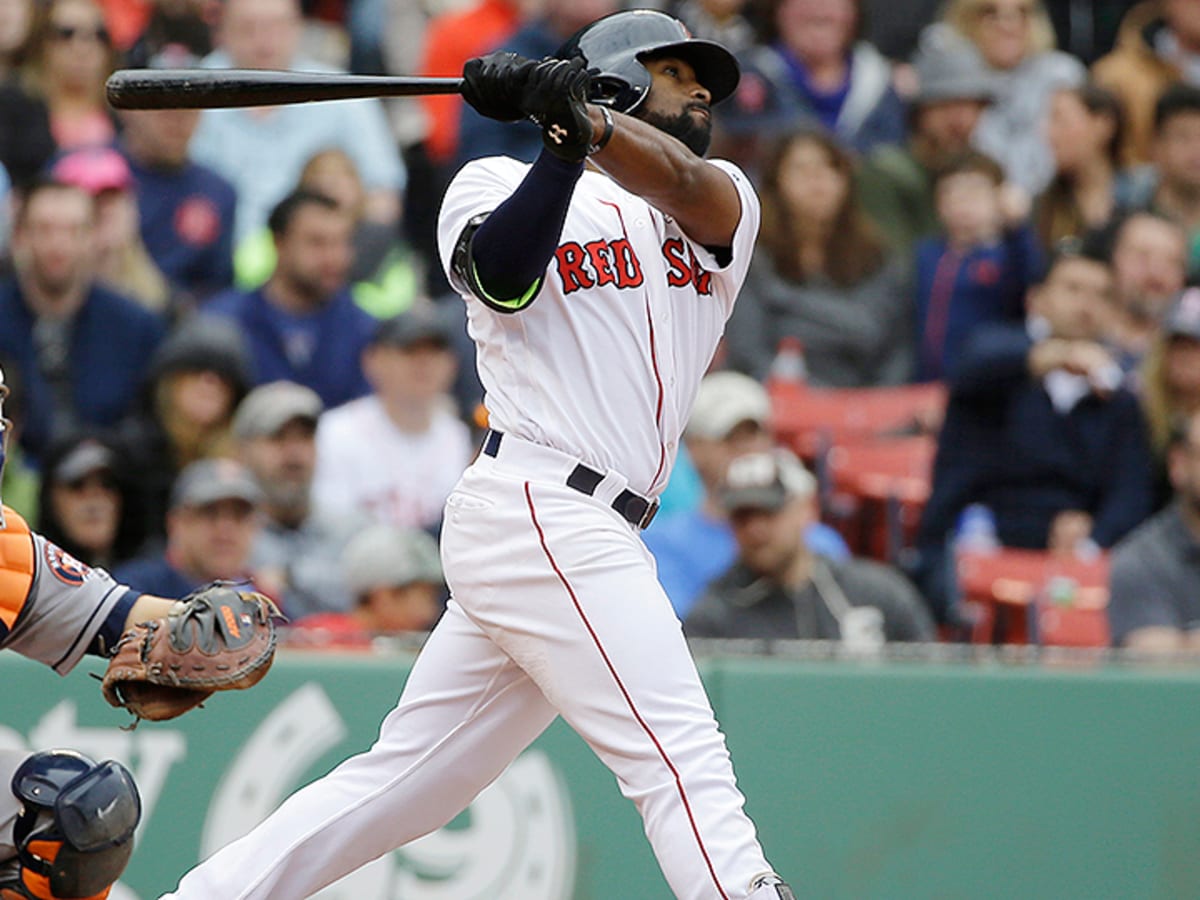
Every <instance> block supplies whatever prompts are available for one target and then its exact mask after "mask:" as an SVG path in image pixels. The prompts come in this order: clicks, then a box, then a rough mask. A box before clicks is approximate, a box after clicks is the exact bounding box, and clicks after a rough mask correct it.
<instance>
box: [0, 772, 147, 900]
mask: <svg viewBox="0 0 1200 900" xmlns="http://www.w3.org/2000/svg"><path fill="white" fill-rule="evenodd" d="M11 789H12V792H13V794H14V795H15V796H16V798H17V799H18V800H20V801H21V813H20V815H19V816H18V817H17V820H16V822H14V823H13V844H14V845H15V846H16V849H17V859H18V872H17V873H16V877H17V878H18V879H19V883H21V884H24V883H26V882H27V881H30V880H33V881H38V882H39V883H44V884H45V885H48V886H49V889H50V894H51V896H53V897H56V898H57V897H62V898H66V897H92V896H94V895H99V894H101V892H104V896H107V889H108V888H109V886H110V885H112V883H113V882H114V881H116V880H117V878H118V877H120V875H121V872H123V871H124V869H125V865H126V863H128V862H129V856H130V854H131V853H133V833H134V829H135V828H136V827H137V824H138V821H139V820H140V819H141V815H142V804H141V799H140V797H139V796H138V791H137V786H136V785H135V784H134V782H133V776H132V775H131V774H130V773H129V770H128V769H126V768H125V767H124V766H122V765H121V764H120V763H118V762H116V761H114V760H111V759H110V760H107V761H106V762H103V763H99V764H97V763H95V762H93V761H92V760H91V759H89V758H88V757H86V756H84V755H83V754H82V753H76V752H74V751H72V750H43V751H40V752H38V753H34V754H32V755H31V756H29V757H28V758H27V759H26V760H25V761H24V762H22V763H21V765H20V766H19V767H18V768H17V771H16V772H15V773H14V774H13V777H12V784H11ZM52 847H57V852H51V851H49V850H48V848H52ZM43 854H45V856H43ZM0 886H4V887H7V886H8V885H0ZM38 896H42V895H41V894H39V895H38Z"/></svg>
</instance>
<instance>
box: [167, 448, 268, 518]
mask: <svg viewBox="0 0 1200 900" xmlns="http://www.w3.org/2000/svg"><path fill="white" fill-rule="evenodd" d="M221 500H243V501H245V502H246V503H249V504H250V505H251V506H258V505H259V503H261V502H262V491H260V490H259V488H258V485H257V484H256V483H255V481H254V478H253V476H251V474H250V473H249V472H248V471H247V470H246V468H245V467H244V466H243V465H242V464H241V463H238V462H235V461H233V460H232V459H201V460H198V461H196V462H194V463H191V464H190V465H188V466H187V467H186V468H185V469H184V470H183V471H182V472H180V473H179V477H178V478H176V479H175V484H174V485H173V486H172V487H171V503H170V507H171V509H178V508H179V507H181V506H186V507H190V508H196V507H199V506H208V505H209V504H211V503H217V502H219V501H221Z"/></svg>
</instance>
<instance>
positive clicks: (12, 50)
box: [0, 0, 36, 79]
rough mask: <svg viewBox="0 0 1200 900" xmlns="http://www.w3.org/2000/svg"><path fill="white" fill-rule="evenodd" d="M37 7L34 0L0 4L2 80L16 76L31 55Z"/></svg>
mask: <svg viewBox="0 0 1200 900" xmlns="http://www.w3.org/2000/svg"><path fill="white" fill-rule="evenodd" d="M35 12H36V7H35V5H34V2H33V0H4V2H2V3H0V79H6V78H9V77H11V76H13V75H15V74H16V73H17V72H18V71H19V70H20V68H21V66H22V65H24V63H25V60H26V58H27V57H28V55H29V45H30V43H31V40H32V35H33V21H34V18H35Z"/></svg>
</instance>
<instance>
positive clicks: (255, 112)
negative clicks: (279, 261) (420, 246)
mask: <svg viewBox="0 0 1200 900" xmlns="http://www.w3.org/2000/svg"><path fill="white" fill-rule="evenodd" d="M301 27H302V19H301V14H300V4H299V2H298V0H226V2H225V3H223V4H222V5H221V19H220V23H219V25H218V26H217V31H216V34H217V43H218V45H219V48H220V49H218V50H217V51H216V52H214V53H213V54H211V55H210V56H208V57H207V58H206V59H205V61H204V62H205V65H207V66H211V67H212V68H225V67H230V66H233V67H237V68H245V69H294V70H296V71H310V72H311V71H330V70H329V69H328V67H326V66H323V65H321V64H320V63H316V62H313V61H312V60H307V59H304V58H303V57H301V56H299V55H298V47H299V42H300V34H301ZM328 147H340V148H341V149H343V150H345V151H346V152H347V153H348V154H349V155H350V156H351V157H352V158H353V159H354V162H355V164H356V165H357V166H358V170H359V172H361V173H362V177H363V181H364V183H365V184H366V185H367V216H368V218H371V219H375V220H377V221H381V222H396V221H397V220H398V219H399V213H400V192H401V191H402V190H403V188H404V168H403V165H402V164H401V162H400V156H399V153H398V151H397V149H396V145H395V142H394V141H393V140H392V136H391V132H390V130H389V129H388V124H387V120H386V117H385V116H384V112H383V107H382V106H381V105H380V102H379V101H378V100H376V99H369V100H353V101H339V102H335V103H315V104H303V105H299V106H276V107H270V108H252V109H209V110H205V111H204V113H203V114H202V115H201V116H200V126H199V128H197V130H196V136H195V139H194V140H193V142H192V155H193V158H194V159H195V160H196V161H197V162H199V163H203V164H204V165H207V166H211V167H212V168H213V169H215V170H216V171H218V172H220V173H221V174H222V175H223V176H225V177H226V178H228V179H229V180H230V181H231V182H232V183H233V185H234V187H235V188H236V189H237V195H238V207H237V224H236V228H235V233H234V241H235V243H236V242H239V241H241V240H242V239H243V238H245V237H247V236H248V235H250V234H253V233H254V231H255V230H256V229H257V228H260V227H261V226H262V224H263V223H264V222H265V221H266V220H267V216H268V214H269V213H270V210H271V208H272V207H273V206H275V205H276V204H277V203H278V202H279V201H280V200H281V199H282V198H283V197H284V196H285V195H286V194H287V193H288V191H290V190H292V188H293V186H294V185H295V184H296V182H297V181H298V180H299V178H300V170H301V168H303V166H304V163H305V161H306V160H308V159H310V158H311V157H312V155H313V154H314V153H316V152H317V151H318V150H324V149H326V148H328Z"/></svg>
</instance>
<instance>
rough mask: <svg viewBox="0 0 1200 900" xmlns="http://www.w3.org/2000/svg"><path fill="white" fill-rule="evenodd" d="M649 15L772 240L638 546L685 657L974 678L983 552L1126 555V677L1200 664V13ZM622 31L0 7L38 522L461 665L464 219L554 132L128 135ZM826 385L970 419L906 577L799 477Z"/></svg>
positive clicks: (158, 584) (875, 1)
mask: <svg viewBox="0 0 1200 900" xmlns="http://www.w3.org/2000/svg"><path fill="white" fill-rule="evenodd" d="M638 5H647V6H649V5H653V6H655V7H656V8H661V9H665V10H667V11H669V12H671V13H673V14H674V15H677V16H678V17H680V18H681V19H682V20H683V21H684V22H685V23H686V24H687V25H688V27H689V28H690V30H691V31H692V32H693V33H694V34H695V35H696V36H698V37H703V38H709V39H713V40H717V41H720V42H721V43H723V44H724V45H725V46H727V47H728V48H730V49H731V50H732V51H734V52H735V53H736V54H737V56H738V59H739V61H740V63H741V67H742V73H743V74H742V80H741V83H740V85H739V87H738V89H737V91H736V93H735V94H734V96H733V97H731V98H730V99H729V100H728V101H726V102H725V103H723V104H721V105H720V106H718V107H717V108H716V109H715V110H714V113H715V132H714V142H713V151H712V155H714V156H721V157H724V158H728V159H732V160H734V161H735V162H737V163H738V164H739V165H741V166H742V167H743V168H744V169H745V170H746V171H747V172H748V173H749V174H750V176H751V177H752V178H753V180H754V181H755V183H756V186H757V187H758V190H759V193H760V196H761V198H762V203H763V226H762V231H761V233H760V237H759V243H758V247H757V250H756V255H755V258H754V260H753V263H752V267H751V271H750V275H749V278H748V281H747V284H746V286H745V288H744V290H743V292H742V294H741V297H740V299H739V301H738V304H737V306H736V309H735V312H734V314H733V317H732V319H731V320H730V322H729V324H728V327H727V330H726V335H725V340H724V342H723V344H722V347H721V348H720V350H719V351H718V355H717V357H716V359H715V360H714V361H713V366H712V372H711V373H710V375H709V376H708V378H707V379H706V380H705V382H704V384H703V385H702V387H701V392H700V396H699V397H698V398H697V403H696V408H695V413H694V415H693V418H692V421H691V422H690V423H689V425H688V428H687V432H686V434H685V438H686V448H685V449H684V450H683V451H681V453H680V459H679V461H678V465H677V469H676V472H675V475H674V477H673V479H672V482H671V484H670V486H669V488H668V490H667V493H666V494H665V495H664V498H663V509H662V512H661V514H660V516H659V518H658V519H657V521H656V522H654V524H653V525H652V526H651V527H650V529H649V530H648V531H647V532H646V539H647V543H648V544H649V545H650V547H651V549H652V550H653V551H654V553H655V555H656V557H657V559H658V562H659V571H660V575H661V577H662V580H663V583H664V586H665V588H666V590H667V594H668V596H669V598H670V600H671V602H672V604H673V605H674V606H675V609H676V611H677V612H678V613H679V615H680V618H681V619H683V620H684V623H685V629H686V630H687V631H688V633H689V634H692V635H695V636H698V637H700V636H703V637H709V636H715V637H768V638H770V637H782V638H786V637H799V638H832V639H842V640H854V641H861V642H868V643H869V642H872V641H882V640H887V641H892V640H930V639H934V638H935V637H937V636H941V637H943V638H945V637H953V636H955V635H956V634H959V633H960V632H959V630H958V629H959V628H960V627H961V626H962V625H963V617H962V612H961V610H960V609H959V608H958V605H957V603H956V595H957V592H956V589H955V585H954V583H953V582H954V567H953V565H952V561H953V550H954V547H955V542H956V540H957V539H958V538H959V537H960V536H961V533H962V524H963V520H964V513H965V512H967V511H971V512H972V514H973V515H975V516H976V521H977V517H978V514H979V512H980V510H983V511H985V512H986V516H987V526H988V528H989V529H990V534H991V537H992V538H993V539H994V540H995V541H996V542H997V543H998V544H1001V545H1004V546H1008V547H1017V548H1027V549H1040V550H1048V551H1050V552H1053V553H1061V554H1064V555H1072V556H1078V557H1084V558H1086V557H1093V556H1095V555H1096V554H1108V553H1109V552H1110V551H1113V552H1112V554H1111V558H1112V561H1113V581H1112V603H1111V605H1110V620H1111V625H1112V638H1113V640H1114V642H1115V643H1119V644H1126V645H1129V646H1143V647H1171V648H1175V647H1179V646H1182V645H1185V644H1187V642H1188V641H1189V638H1190V636H1191V633H1190V631H1189V629H1191V628H1193V627H1194V626H1195V623H1196V622H1198V621H1200V600H1198V599H1196V597H1195V596H1194V594H1195V592H1194V591H1191V590H1190V589H1188V585H1189V584H1192V585H1194V584H1195V583H1196V582H1195V580H1194V578H1193V576H1196V575H1200V564H1198V562H1197V560H1200V550H1198V549H1197V548H1200V426H1197V425H1196V424H1195V419H1196V416H1197V415H1198V414H1200V288H1195V287H1190V285H1192V284H1193V283H1195V282H1197V281H1200V3H1197V2H1195V0H1145V2H1137V3H1135V2H1132V0H1079V2H1072V3H1070V4H1067V3H1049V2H1046V3H1043V2H1041V0H944V2H938V0H912V2H909V3H903V4H887V3H885V2H882V0H675V2H670V0H660V2H657V3H654V2H646V3H643V4H638ZM624 6H625V5H624V4H621V3H618V2H617V0H0V77H2V79H3V80H2V81H0V192H2V193H3V195H4V197H5V202H4V203H3V205H2V208H3V210H4V217H3V222H2V223H0V244H2V247H3V259H4V263H3V265H4V269H3V272H0V366H2V367H3V371H4V373H5V377H6V380H7V383H8V385H9V387H10V388H11V389H12V398H11V400H10V402H9V404H8V406H7V408H6V412H7V414H8V415H9V416H10V417H11V418H12V419H13V420H14V421H15V423H16V429H15V431H14V435H13V439H12V441H11V442H10V447H9V454H8V465H7V468H6V470H5V472H4V483H3V496H4V499H5V502H6V503H8V504H9V505H11V506H13V507H14V508H16V509H18V511H20V512H22V513H23V514H25V515H26V516H27V517H28V518H29V519H30V521H31V523H33V524H34V525H35V527H37V528H38V529H39V530H41V531H42V532H44V533H45V534H46V535H47V536H48V537H50V538H51V539H53V540H55V541H57V542H58V543H60V544H61V545H62V546H63V547H64V548H66V549H67V550H68V551H69V552H71V553H73V554H74V555H76V556H78V557H79V558H80V559H82V560H84V561H85V562H88V563H91V564H94V565H103V566H105V567H107V568H109V569H111V570H112V571H113V572H114V574H115V575H116V576H117V577H118V578H120V579H123V580H125V581H127V582H128V583H130V584H131V585H132V586H133V587H135V588H139V589H143V590H146V591H150V592H154V593H159V594H165V595H178V594H181V593H185V592H186V591H188V590H191V589H192V588H193V587H195V586H197V585H199V584H202V583H205V582H207V581H209V580H212V579H214V578H228V579H249V580H252V581H253V582H254V583H255V585H256V586H258V587H259V588H260V589H261V590H264V591H266V592H267V593H269V594H271V595H272V596H274V597H276V598H277V599H278V600H279V602H280V604H281V606H282V608H283V610H284V611H285V613H286V614H287V615H288V616H289V617H290V618H291V620H292V621H293V623H294V628H293V634H294V639H295V640H297V641H301V642H303V643H305V644H309V645H314V646H325V645H330V646H364V645H369V644H370V640H371V637H372V636H373V635H376V634H380V633H395V632H403V631H421V630H424V629H426V628H428V627H429V625H430V624H431V623H432V622H433V621H434V620H435V619H436V617H437V615H438V613H439V609H440V606H441V604H442V603H444V601H445V588H444V586H443V584H442V581H441V572H440V568H439V565H438V558H437V544H436V539H437V534H438V529H439V524H440V521H439V520H440V516H441V509H442V504H443V502H444V500H445V497H446V495H447V494H448V493H449V491H450V489H451V487H452V486H453V484H454V482H455V481H456V479H457V476H458V475H459V473H460V472H461V471H462V469H463V468H464V467H465V466H466V465H467V464H468V462H469V461H470V459H471V458H472V455H473V453H474V452H475V448H476V447H477V446H478V441H479V436H480V433H481V430H482V429H483V428H484V427H486V398H484V397H483V396H482V392H481V389H480V387H479V384H478V382H477V380H476V378H475V375H474V359H473V349H472V345H471V342H470V339H469V337H468V336H467V334H466V332H465V324H464V323H465V317H464V313H463V307H462V301H461V300H460V299H459V298H457V297H456V296H454V295H452V294H451V292H450V289H449V286H448V284H447V282H446V279H445V276H444V274H443V273H442V271H441V267H440V265H439V264H438V262H437V254H436V247H435V240H434V232H435V228H434V225H435V219H436V214H437V208H438V203H439V200H440V197H441V194H442V192H443V190H444V188H445V186H446V184H447V183H448V181H449V179H450V178H451V177H452V176H453V174H454V172H455V171H456V170H457V168H458V167H459V166H461V165H462V164H463V163H464V162H466V161H468V160H470V159H472V158H476V157H481V156H488V155H494V154H505V155H509V156H513V157H516V158H518V159H523V160H526V161H531V160H532V159H533V158H534V157H535V156H536V154H537V153H538V152H539V150H540V147H541V138H540V134H539V131H538V129H537V127H536V126H534V125H532V124H529V123H516V124H501V123H498V122H495V121H493V120H490V119H485V118H483V117H481V116H479V115H477V114H475V113H474V111H473V110H471V109H470V108H469V107H466V106H465V105H464V104H463V103H462V101H461V100H460V98H458V97H457V96H451V95H447V96H435V97H427V98H420V99H406V100H391V101H382V100H357V101H344V102H338V103H322V104H311V105H306V106H296V107H275V108H265V109H223V110H206V111H203V112H200V111H188V110H145V111H136V112H135V111H114V110H112V109H111V108H109V107H108V106H107V104H106V103H105V99H104V82H105V79H106V78H107V76H108V75H109V74H110V73H111V72H112V71H113V70H114V69H115V68H120V67H150V68H156V67H158V68H161V67H181V66H206V67H230V66H232V67H237V68H264V69H291V70H296V71H338V70H350V71H355V72H360V73H393V74H423V75H434V76H445V75H457V74H459V73H460V72H461V69H462V65H463V63H464V61H465V60H466V59H468V58H470V57H472V56H477V55H481V54H484V53H486V52H489V51H491V50H493V49H497V48H503V49H508V50H513V51H516V52H518V53H521V54H523V55H525V56H529V57H541V56H545V55H549V54H551V53H553V52H554V51H555V49H556V48H557V47H558V46H559V45H560V44H561V43H562V42H563V41H564V40H565V39H566V38H567V37H568V36H569V35H570V34H572V33H573V32H574V31H576V30H577V29H578V28H580V27H582V26H583V25H585V24H587V23H588V22H590V21H592V20H593V19H595V18H598V17H600V16H602V15H605V14H608V13H610V12H614V11H616V10H618V9H620V8H623V7H624ZM799 378H803V379H804V380H805V383H806V385H807V386H808V387H810V388H816V389H820V388H844V389H860V388H861V389H873V388H886V387H890V386H897V385H905V384H912V383H931V382H936V383H939V384H942V385H944V386H945V389H946V396H947V397H948V401H947V403H946V406H945V412H944V418H943V417H942V416H940V415H939V416H935V417H932V418H930V419H928V420H926V421H922V422H920V423H918V426H919V427H918V430H920V431H921V432H922V433H924V434H926V435H929V436H931V437H932V438H934V439H935V440H936V441H937V454H936V460H935V462H934V463H933V468H932V472H931V475H930V479H931V491H930V496H929V498H928V503H927V504H926V505H925V507H924V512H923V515H922V517H921V522H920V526H919V529H918V531H917V535H916V538H915V540H914V547H913V550H914V553H913V554H912V555H910V556H908V557H906V558H905V559H904V560H902V561H901V562H902V563H903V565H902V566H900V567H896V566H893V565H890V564H889V563H892V562H897V560H889V561H887V562H884V561H881V560H878V559H869V558H867V557H868V556H870V555H871V554H870V553H869V552H867V551H866V549H865V548H863V547H859V546H854V545H853V542H850V543H848V542H847V540H846V539H845V535H844V534H842V533H839V531H838V530H836V529H834V528H831V527H830V526H829V524H828V523H829V521H830V516H829V510H828V509H825V508H823V506H822V502H823V499H824V492H823V491H821V490H820V489H819V488H820V484H819V479H817V478H814V475H813V473H812V472H811V471H810V470H809V468H806V463H808V464H809V466H811V465H812V463H813V462H814V460H812V459H800V458H797V456H796V455H793V454H792V453H791V452H789V451H790V450H796V449H798V448H786V447H783V446H781V443H780V441H779V439H778V437H777V435H776V429H775V427H774V426H775V425H776V424H777V423H775V422H773V420H772V403H771V393H770V388H771V387H772V385H773V382H775V381H778V380H781V379H789V380H790V381H792V382H793V383H794V382H795V381H796V380H797V379H799ZM801 456H803V454H801ZM1151 557H1153V560H1154V561H1153V564H1151V563H1149V562H1147V560H1148V559H1149V558H1151ZM1172 579H1173V580H1172ZM1196 643H1197V645H1200V639H1198V640H1197V641H1196Z"/></svg>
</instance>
